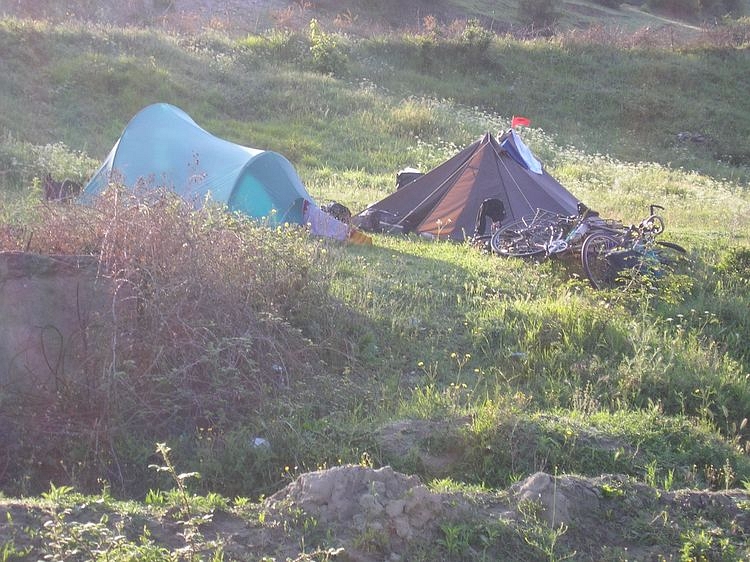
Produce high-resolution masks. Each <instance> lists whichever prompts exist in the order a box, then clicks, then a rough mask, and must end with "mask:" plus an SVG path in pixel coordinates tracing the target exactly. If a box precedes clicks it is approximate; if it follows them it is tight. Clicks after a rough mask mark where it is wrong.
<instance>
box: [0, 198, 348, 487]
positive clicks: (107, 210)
mask: <svg viewBox="0 0 750 562" xmlns="http://www.w3.org/2000/svg"><path fill="white" fill-rule="evenodd" d="M0 232H5V236H4V237H0V250H3V249H16V247H18V246H19V245H24V244H25V245H26V247H27V248H28V251H30V252H35V253H40V254H49V253H58V254H78V255H80V254H86V255H90V256H96V257H98V262H99V265H98V268H99V273H98V276H99V278H100V279H101V283H102V284H104V286H105V287H109V292H110V294H109V296H108V297H107V300H108V301H109V304H108V305H107V306H106V307H105V309H104V310H97V311H96V312H95V315H92V317H91V319H90V320H89V319H87V318H82V319H81V322H82V326H81V330H82V334H81V336H80V339H81V341H82V342H84V343H85V345H81V346H77V347H76V352H77V353H78V354H79V355H80V357H79V360H78V361H77V365H76V366H75V367H73V366H68V365H66V369H65V372H60V373H56V380H55V384H56V388H57V390H56V392H54V393H47V394H44V395H43V394H42V393H39V394H38V395H35V396H21V397H15V398H14V399H13V400H10V398H9V397H7V396H2V395H0V419H4V420H6V419H7V420H10V421H9V425H6V426H5V430H4V432H3V440H2V441H3V442H0V448H2V447H4V448H5V449H6V451H9V452H11V453H12V454H9V455H8V457H7V458H8V459H9V460H8V464H7V465H4V472H3V474H0V476H3V477H4V478H7V480H6V482H5V483H4V484H8V483H11V485H10V487H12V483H13V482H15V483H16V484H18V483H19V482H21V481H24V482H26V484H24V485H25V486H27V487H28V488H34V487H37V488H38V489H44V488H45V487H46V486H48V483H49V481H50V480H55V481H60V480H61V479H63V480H64V481H66V483H67V482H70V483H71V484H74V485H76V486H78V487H80V488H81V489H83V490H91V489H94V488H95V487H96V486H97V485H98V484H97V479H98V478H99V477H103V478H105V479H106V480H108V481H109V482H110V484H111V485H112V489H113V490H121V491H123V492H124V493H125V492H127V493H134V492H135V493H138V492H143V487H144V486H147V482H146V481H145V480H144V479H143V475H142V471H143V467H144V466H146V464H147V463H146V462H145V461H146V459H145V458H144V455H145V453H144V451H147V450H151V449H153V443H154V442H157V441H170V442H176V443H177V445H175V450H176V454H178V453H179V452H180V451H183V452H184V451H185V450H189V449H192V448H194V445H192V444H191V443H192V442H193V441H194V440H195V439H196V436H197V435H199V434H200V432H199V431H198V430H199V428H201V429H202V430H204V431H210V432H212V433H213V434H226V432H227V431H228V430H229V429H233V428H237V427H239V426H241V424H242V423H246V420H248V419H249V418H251V417H252V416H253V415H254V414H255V413H256V412H257V411H258V409H259V408H260V407H261V406H262V405H263V404H264V402H265V401H266V400H267V399H268V398H269V397H270V396H275V395H277V394H280V393H283V392H285V390H286V389H288V388H289V386H290V385H291V384H292V383H293V382H294V381H295V379H298V378H300V377H304V376H307V375H311V374H314V373H315V372H318V371H319V370H320V369H322V368H325V365H324V363H323V361H322V359H323V355H322V354H321V352H319V351H318V348H317V347H316V346H315V344H314V342H312V341H311V340H310V339H308V337H307V336H306V334H305V332H308V324H307V323H308V322H309V321H310V320H311V319H310V316H309V315H310V314H311V309H310V307H311V306H312V305H311V304H310V303H314V307H315V309H316V311H317V312H318V313H320V311H321V310H324V309H325V307H326V306H327V305H326V303H327V302H328V299H327V288H328V284H327V283H328V282H327V279H326V276H325V275H324V271H323V268H322V263H323V261H322V260H321V247H320V246H319V245H318V244H316V243H314V242H312V241H308V240H307V237H306V234H305V233H304V231H302V230H300V229H298V228H291V227H289V228H273V229H272V228H268V227H264V226H262V225H258V224H256V223H255V222H252V221H250V220H248V219H246V218H242V217H238V216H234V215H230V214H228V213H226V212H224V210H223V209H218V208H211V207H208V208H205V209H203V210H200V211H194V210H193V208H192V207H191V206H190V205H189V204H187V203H186V202H184V201H183V200H181V199H178V198H177V197H176V196H174V195H169V194H165V195H164V196H163V197H159V198H156V199H151V201H150V202H148V203H144V202H143V201H136V200H135V199H134V198H133V197H132V196H131V195H130V194H129V193H127V192H125V191H122V190H120V189H112V190H111V191H110V192H109V193H108V194H106V196H105V197H103V198H101V199H100V200H99V201H97V202H96V203H95V205H94V206H93V208H89V207H82V206H77V205H71V206H63V205H40V207H39V209H38V210H37V211H36V217H35V220H34V222H33V223H31V224H30V225H28V226H27V227H26V229H25V230H22V231H19V234H18V236H22V237H23V238H22V239H19V240H17V241H15V242H14V240H13V239H12V236H13V232H14V231H11V230H7V229H5V230H3V229H0ZM324 316H326V317H328V318H330V320H331V322H335V320H334V319H333V318H331V315H325V314H324ZM315 321H316V322H317V323H320V318H316V319H315ZM315 329H316V330H320V328H319V327H318V326H316V327H315ZM334 345H335V342H332V341H328V342H326V348H327V349H331V348H332V347H333V346H334ZM16 398H17V399H16ZM217 454H218V453H217ZM40 459H54V462H52V463H49V462H47V461H45V462H44V465H43V466H42V463H39V464H37V461H39V460H40ZM58 460H59V462H58ZM207 485H211V483H207Z"/></svg>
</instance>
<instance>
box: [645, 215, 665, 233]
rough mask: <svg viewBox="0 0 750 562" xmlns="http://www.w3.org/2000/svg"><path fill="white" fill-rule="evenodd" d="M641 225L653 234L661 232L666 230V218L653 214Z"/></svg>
mask: <svg viewBox="0 0 750 562" xmlns="http://www.w3.org/2000/svg"><path fill="white" fill-rule="evenodd" d="M641 227H642V228H643V230H645V231H646V232H650V233H651V234H653V235H657V234H661V233H662V232H664V219H663V218H661V217H660V216H659V215H651V216H650V217H648V218H647V219H646V220H644V221H643V222H642V223H641Z"/></svg>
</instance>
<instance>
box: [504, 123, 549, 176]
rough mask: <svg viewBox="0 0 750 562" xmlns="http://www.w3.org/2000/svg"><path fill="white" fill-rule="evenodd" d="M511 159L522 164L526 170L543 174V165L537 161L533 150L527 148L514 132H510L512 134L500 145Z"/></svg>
mask: <svg viewBox="0 0 750 562" xmlns="http://www.w3.org/2000/svg"><path fill="white" fill-rule="evenodd" d="M500 146H502V147H503V148H504V149H505V150H506V151H507V152H508V154H510V156H511V158H513V160H515V161H516V162H518V163H519V164H521V166H523V167H524V168H526V169H527V170H529V171H530V172H534V173H535V174H541V173H542V163H541V162H540V161H539V160H537V159H536V156H534V153H533V152H531V149H530V148H529V147H528V146H526V143H525V142H523V141H522V140H521V137H519V136H518V135H517V134H516V132H515V131H514V130H512V129H511V130H510V134H509V135H507V136H506V137H505V139H504V140H503V141H502V142H501V143H500Z"/></svg>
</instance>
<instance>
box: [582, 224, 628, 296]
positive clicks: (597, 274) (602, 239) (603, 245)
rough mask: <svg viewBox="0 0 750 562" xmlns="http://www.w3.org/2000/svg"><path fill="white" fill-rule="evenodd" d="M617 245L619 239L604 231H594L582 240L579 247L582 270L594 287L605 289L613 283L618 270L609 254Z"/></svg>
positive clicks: (618, 244) (618, 245)
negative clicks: (581, 244)
mask: <svg viewBox="0 0 750 562" xmlns="http://www.w3.org/2000/svg"><path fill="white" fill-rule="evenodd" d="M619 247H620V241H619V240H618V239H617V238H615V237H614V236H612V235H610V234H606V233H604V232H595V233H593V234H591V235H590V236H589V237H588V238H586V240H585V241H584V242H583V246H582V247H581V263H582V264H583V271H584V272H585V273H586V277H588V279H589V282H590V283H591V285H592V286H593V287H594V288H595V289H606V288H607V287H611V286H613V285H614V284H615V281H616V280H617V276H618V274H619V271H620V270H619V268H618V267H616V266H615V265H614V264H613V262H612V261H611V260H610V257H609V256H610V253H611V252H612V251H613V250H616V249H617V248H619Z"/></svg>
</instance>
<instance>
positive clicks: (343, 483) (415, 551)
mask: <svg viewBox="0 0 750 562" xmlns="http://www.w3.org/2000/svg"><path fill="white" fill-rule="evenodd" d="M747 505H750V493H748V491H740V490H730V491H724V492H703V491H694V490H679V491H664V490H657V489H654V488H651V487H649V486H646V485H644V484H640V483H637V482H634V481H632V480H631V479H629V478H627V477H625V476H617V475H608V476H602V477H600V478H582V477H576V476H560V477H557V476H552V475H550V474H546V473H542V472H539V473H536V474H533V475H531V476H529V477H528V478H526V479H525V480H522V481H519V482H518V483H516V484H515V485H513V486H511V487H510V488H509V489H508V490H505V491H502V490H501V491H487V492H479V491H473V492H472V491H466V492H451V493H436V492H433V491H431V490H430V489H429V488H428V487H426V486H425V485H423V484H422V483H421V482H420V480H419V479H418V478H417V477H415V476H409V475H406V474H401V473H399V472H396V471H394V470H393V469H392V468H390V467H387V466H386V467H383V468H380V469H372V468H368V467H363V466H357V465H347V466H340V467H336V468H331V469H329V470H321V471H317V472H310V473H306V474H302V475H300V476H299V477H298V478H297V479H296V480H295V481H293V482H291V483H290V484H289V485H287V486H286V487H285V488H283V489H282V490H280V491H278V492H277V493H275V494H274V495H272V496H271V497H269V498H268V499H266V500H265V501H264V502H263V503H262V504H256V505H254V506H250V505H246V506H244V507H242V506H238V507H236V508H231V509H230V508H227V509H218V510H215V511H214V512H213V513H211V514H209V515H208V516H206V517H203V516H201V521H203V522H202V523H201V524H200V527H199V528H198V529H196V530H197V531H199V533H200V536H201V537H202V542H196V540H195V537H193V539H192V544H190V543H189V544H187V545H184V542H185V541H186V540H187V539H186V537H185V535H184V534H183V530H184V524H183V522H181V521H180V516H179V515H176V513H178V512H179V510H174V509H169V510H165V509H162V510H154V511H152V512H151V515H148V516H147V515H145V514H144V515H142V516H138V517H132V513H131V512H129V511H127V510H128V509H129V510H131V511H132V506H131V507H130V508H125V511H123V512H119V513H118V512H117V511H116V510H117V504H106V503H103V502H96V501H95V502H91V501H85V502H83V503H81V504H77V505H75V506H69V505H68V507H67V508H66V509H65V510H64V511H61V510H60V509H59V507H56V506H54V505H52V504H51V503H49V502H48V503H45V504H38V503H36V504H34V503H31V504H26V503H23V502H20V501H15V500H0V544H13V545H14V548H15V549H16V551H18V552H21V551H23V552H25V553H27V556H24V557H22V558H20V559H21V560H29V561H32V560H39V559H41V558H42V557H44V556H45V555H46V554H48V553H50V552H53V551H54V549H55V548H56V545H58V546H59V544H58V543H59V542H60V540H61V539H60V537H61V536H67V535H66V533H69V532H70V529H75V528H76V527H75V526H76V524H79V525H80V524H88V525H93V523H92V522H96V521H99V522H100V523H98V524H96V525H97V526H98V527H97V528H99V527H101V525H105V524H106V525H109V526H110V527H111V529H112V530H114V529H115V527H116V526H117V525H120V526H122V527H123V528H122V529H120V530H118V531H117V533H118V534H121V533H122V531H124V532H125V533H126V534H128V535H132V536H134V537H137V536H139V533H143V530H144V528H145V529H147V530H148V534H149V536H150V537H151V538H150V540H153V541H155V542H156V543H157V544H158V545H159V546H163V547H165V548H168V549H171V550H174V549H180V548H182V547H183V546H185V548H187V547H191V548H196V547H197V548H199V550H200V551H201V552H202V553H205V554H207V555H208V554H210V553H211V552H212V550H211V549H212V548H215V545H221V548H222V551H223V552H224V554H225V559H226V560H247V559H254V560H255V559H261V558H262V557H266V558H265V559H276V560H285V559H286V560H319V559H325V560H332V559H334V558H335V559H336V560H347V561H357V562H374V561H384V560H388V561H394V562H395V561H405V560H416V559H418V560H480V559H484V560H542V559H544V560H546V559H551V558H552V554H553V553H554V556H555V557H557V559H566V558H568V557H573V558H574V559H575V560H591V561H594V560H602V559H607V560H625V559H627V560H677V559H680V553H681V552H683V551H684V548H685V541H686V540H690V539H689V538H690V536H691V533H694V532H695V531H694V529H695V522H696V521H699V522H700V525H701V527H702V528H705V529H709V530H710V533H711V537H712V539H711V540H712V541H714V543H715V545H716V546H717V547H719V546H720V547H721V548H723V549H724V550H725V552H730V550H732V549H733V550H732V552H735V554H736V555H737V557H734V558H731V557H730V558H726V557H724V558H718V557H706V558H701V559H706V560H709V559H710V560H714V559H715V560H719V559H722V560H730V559H731V560H739V559H743V558H742V556H743V555H745V554H748V550H747V544H748V537H749V536H750V511H748V509H747ZM63 518H65V521H64V524H63ZM50 525H52V527H50ZM50 528H52V529H53V530H54V533H51V532H49V531H45V532H41V533H40V532H38V531H35V530H34V529H50ZM97 532H98V533H99V535H101V537H104V536H108V535H107V533H108V532H105V531H104V530H102V529H99V530H98V531H97ZM99 535H97V536H99ZM71 536H72V535H71ZM118 536H119V535H118ZM706 536H708V535H706ZM699 538H700V537H699ZM704 539H705V537H704ZM77 540H79V541H80V537H78V539H77ZM704 542H705V541H704ZM696 544H698V543H696ZM701 544H702V543H701ZM712 544H713V543H712ZM693 546H695V545H693ZM699 546H700V545H699ZM703 546H704V547H705V545H703ZM701 548H703V547H701ZM705 548H708V547H705ZM712 548H713V547H712ZM316 552H317V553H318V554H319V555H320V556H319V557H315V556H314V555H313V553H316ZM705 552H708V551H706V550H705V549H704V553H705ZM712 552H713V551H712ZM541 553H547V554H548V555H549V557H547V556H546V555H545V556H542V554H541ZM249 557H250V558H249ZM269 557H270V558H269ZM209 558H210V556H209ZM696 559H697V558H696Z"/></svg>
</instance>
